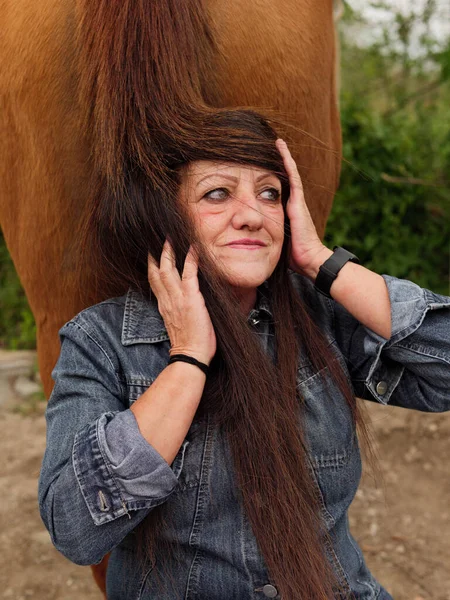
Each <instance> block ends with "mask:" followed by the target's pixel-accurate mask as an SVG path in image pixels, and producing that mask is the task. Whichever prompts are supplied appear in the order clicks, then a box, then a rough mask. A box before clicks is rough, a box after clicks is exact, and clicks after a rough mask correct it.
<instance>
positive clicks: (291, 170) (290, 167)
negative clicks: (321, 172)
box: [275, 139, 303, 192]
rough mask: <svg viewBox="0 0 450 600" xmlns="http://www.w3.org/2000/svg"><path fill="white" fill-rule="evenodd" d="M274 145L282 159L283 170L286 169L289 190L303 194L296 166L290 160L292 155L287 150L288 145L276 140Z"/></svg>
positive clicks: (293, 161)
mask: <svg viewBox="0 0 450 600" xmlns="http://www.w3.org/2000/svg"><path fill="white" fill-rule="evenodd" d="M275 143H276V147H277V149H278V152H279V153H280V154H281V157H282V158H283V163H284V168H285V169H286V173H287V174H288V177H289V183H290V186H291V189H292V190H293V191H295V190H301V191H302V192H303V184H302V180H301V177H300V173H299V172H298V169H297V164H296V162H295V160H294V159H293V158H292V154H291V152H290V150H289V148H288V145H287V144H286V142H285V141H284V140H282V139H278V140H277V141H276V142H275Z"/></svg>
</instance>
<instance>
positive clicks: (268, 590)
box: [263, 583, 278, 598]
mask: <svg viewBox="0 0 450 600" xmlns="http://www.w3.org/2000/svg"><path fill="white" fill-rule="evenodd" d="M263 594H264V596H266V598H276V597H277V595H278V590H277V588H276V587H275V586H273V585H270V584H269V583H268V584H267V585H265V586H264V587H263Z"/></svg>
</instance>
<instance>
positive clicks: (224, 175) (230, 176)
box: [195, 173, 238, 187]
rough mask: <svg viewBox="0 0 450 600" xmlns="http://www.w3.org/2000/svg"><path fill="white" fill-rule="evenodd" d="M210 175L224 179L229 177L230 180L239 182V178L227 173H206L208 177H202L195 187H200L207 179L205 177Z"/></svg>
mask: <svg viewBox="0 0 450 600" xmlns="http://www.w3.org/2000/svg"><path fill="white" fill-rule="evenodd" d="M209 177H223V178H224V179H229V180H230V181H233V182H234V183H237V181H238V178H237V177H233V176H232V175H226V174H225V173H212V174H211V175H206V177H203V178H202V179H200V181H198V182H197V185H196V186H195V187H198V186H199V185H200V184H201V182H202V181H205V179H208V178H209Z"/></svg>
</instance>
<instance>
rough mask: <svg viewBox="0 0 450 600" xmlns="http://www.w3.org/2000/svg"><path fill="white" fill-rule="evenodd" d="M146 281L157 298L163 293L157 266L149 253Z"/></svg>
mask: <svg viewBox="0 0 450 600" xmlns="http://www.w3.org/2000/svg"><path fill="white" fill-rule="evenodd" d="M147 279H148V282H149V284H150V287H151V289H152V291H153V292H154V294H155V296H156V297H157V298H158V297H159V296H160V295H161V292H163V291H164V288H163V285H162V283H161V280H160V276H159V267H158V264H157V262H156V260H155V259H154V258H153V256H152V255H151V254H150V253H149V254H148V257H147Z"/></svg>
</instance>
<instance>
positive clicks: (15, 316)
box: [0, 233, 36, 350]
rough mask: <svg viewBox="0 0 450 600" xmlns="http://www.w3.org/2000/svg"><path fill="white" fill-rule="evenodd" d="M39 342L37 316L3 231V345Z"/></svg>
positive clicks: (18, 346) (0, 322) (0, 298)
mask: <svg viewBox="0 0 450 600" xmlns="http://www.w3.org/2000/svg"><path fill="white" fill-rule="evenodd" d="M35 346H36V324H35V322H34V317H33V315H32V313H31V310H30V307H29V305H28V302H27V299H26V296H25V292H24V291H23V288H22V285H21V283H20V281H19V278H18V277H17V274H16V271H15V269H14V265H13V263H12V260H11V258H10V256H9V253H8V250H7V248H6V244H5V240H4V239H3V235H1V233H0V347H2V348H5V349H7V350H26V349H33V348H35Z"/></svg>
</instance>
